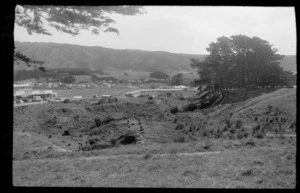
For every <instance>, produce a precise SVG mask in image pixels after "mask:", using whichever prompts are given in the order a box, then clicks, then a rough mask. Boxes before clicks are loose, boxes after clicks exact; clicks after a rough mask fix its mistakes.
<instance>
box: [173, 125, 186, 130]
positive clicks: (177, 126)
mask: <svg viewBox="0 0 300 193" xmlns="http://www.w3.org/2000/svg"><path fill="white" fill-rule="evenodd" d="M182 129H184V125H183V124H182V123H178V124H177V125H176V127H175V130H182Z"/></svg>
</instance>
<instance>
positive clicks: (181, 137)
mask: <svg viewBox="0 0 300 193" xmlns="http://www.w3.org/2000/svg"><path fill="white" fill-rule="evenodd" d="M174 142H175V143H184V142H185V138H184V137H183V136H180V137H178V138H176V139H175V140H174Z"/></svg>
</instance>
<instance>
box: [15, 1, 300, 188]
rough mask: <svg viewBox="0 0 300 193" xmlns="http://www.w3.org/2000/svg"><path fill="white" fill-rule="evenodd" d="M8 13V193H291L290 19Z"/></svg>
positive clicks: (196, 13)
mask: <svg viewBox="0 0 300 193" xmlns="http://www.w3.org/2000/svg"><path fill="white" fill-rule="evenodd" d="M14 10H15V13H14V14H15V15H14V23H13V25H14V29H13V47H14V49H13V54H12V56H13V99H12V101H13V110H12V111H13V124H12V126H13V128H12V130H13V131H12V153H11V154H12V160H11V162H12V186H13V187H88V188H89V187H98V188H100V187H114V188H115V187H121V188H127V187H130V188H178V189H194V188H197V189H211V188H213V189H224V188H228V189H295V188H296V145H297V144H296V109H297V108H296V90H297V84H296V82H297V65H296V52H297V50H296V48H297V44H296V42H297V41H296V36H297V34H296V14H295V7H293V6H238V5H237V6H234V5H231V6H225V5H224V6H204V5H202V6H200V5H197V6H195V5H194V6H187V5H181V6H180V5H177V6H175V5H165V6H162V5H161V6H158V5H156V6H154V5H110V6H108V5H106V6H101V5H26V4H24V5H23V4H17V5H16V6H15V9H14ZM11 65H12V64H11ZM10 108H11V107H10Z"/></svg>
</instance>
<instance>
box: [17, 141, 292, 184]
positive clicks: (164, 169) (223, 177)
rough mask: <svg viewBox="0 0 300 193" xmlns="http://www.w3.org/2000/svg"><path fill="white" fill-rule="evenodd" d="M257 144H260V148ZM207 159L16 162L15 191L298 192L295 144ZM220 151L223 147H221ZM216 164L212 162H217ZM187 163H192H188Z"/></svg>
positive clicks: (268, 145)
mask: <svg viewBox="0 0 300 193" xmlns="http://www.w3.org/2000/svg"><path fill="white" fill-rule="evenodd" d="M258 143H261V144H260V145H258ZM256 144H257V145H258V147H248V146H244V147H243V148H238V149H235V148H233V149H231V150H226V151H223V152H222V153H221V154H212V155H202V156H177V155H176V154H175V153H172V154H171V155H170V156H166V157H155V156H154V157H153V156H151V154H149V153H148V154H144V155H145V156H144V157H142V158H136V157H132V158H130V157H128V158H111V159H104V160H76V159H75V160H69V161H64V162H56V161H51V160H49V161H46V162H14V164H13V165H14V166H13V184H14V185H16V186H19V185H22V186H76V187H78V186H85V187H86V186H96V187H111V186H112V187H185V188H186V187H189V188H191V187H192V188H196V187H197V188H199V187H200V188H294V187H295V141H293V140H289V139H285V140H283V139H282V140H280V139H277V140H272V142H267V141H261V140H260V141H258V142H257V143H256ZM218 146H219V145H218ZM212 160H213V161H212ZM187 163H188V164H187Z"/></svg>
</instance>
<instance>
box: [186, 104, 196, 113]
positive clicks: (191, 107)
mask: <svg viewBox="0 0 300 193" xmlns="http://www.w3.org/2000/svg"><path fill="white" fill-rule="evenodd" d="M195 109H197V105H196V104H194V103H190V104H188V105H186V106H184V107H183V111H194V110H195Z"/></svg>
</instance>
